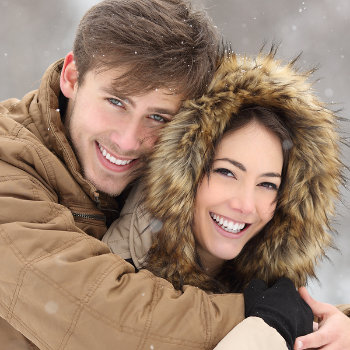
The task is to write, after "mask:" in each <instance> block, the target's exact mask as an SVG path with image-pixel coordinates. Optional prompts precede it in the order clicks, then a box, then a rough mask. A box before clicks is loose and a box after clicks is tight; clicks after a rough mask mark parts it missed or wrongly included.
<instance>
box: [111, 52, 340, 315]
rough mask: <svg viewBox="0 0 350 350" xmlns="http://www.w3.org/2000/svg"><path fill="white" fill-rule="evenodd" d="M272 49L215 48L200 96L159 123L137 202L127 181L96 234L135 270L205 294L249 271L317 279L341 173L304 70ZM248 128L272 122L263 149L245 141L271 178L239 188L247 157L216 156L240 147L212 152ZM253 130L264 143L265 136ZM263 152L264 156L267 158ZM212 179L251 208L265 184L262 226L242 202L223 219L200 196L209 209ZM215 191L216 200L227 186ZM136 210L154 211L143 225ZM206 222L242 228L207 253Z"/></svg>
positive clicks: (333, 136) (333, 137)
mask: <svg viewBox="0 0 350 350" xmlns="http://www.w3.org/2000/svg"><path fill="white" fill-rule="evenodd" d="M274 55H275V52H274V50H271V52H270V54H268V55H266V56H264V55H260V56H259V57H257V58H256V59H250V58H247V57H242V58H241V57H237V56H235V55H232V54H229V53H226V54H224V55H223V58H222V61H221V63H220V66H219V68H218V70H217V73H216V75H215V77H214V79H213V81H212V83H211V84H210V86H209V87H208V91H207V93H206V94H205V95H204V96H202V97H201V98H199V99H198V100H195V101H187V102H186V103H185V104H184V107H183V109H182V111H181V112H180V113H179V114H178V115H177V117H176V118H175V119H174V121H172V122H171V123H169V125H168V126H167V127H166V129H165V130H164V133H163V134H162V136H161V138H160V141H159V143H158V146H157V148H156V150H155V152H154V153H153V155H152V156H151V159H150V161H149V162H148V163H147V169H146V176H145V177H144V178H142V184H143V186H144V188H145V189H146V190H144V193H143V194H144V196H143V197H144V198H143V205H142V206H137V209H136V211H135V210H134V207H135V204H136V203H137V200H138V198H139V195H138V193H137V190H134V191H136V194H135V192H134V193H132V194H131V196H130V198H129V200H128V202H127V203H126V206H125V208H124V216H122V217H121V219H120V220H119V222H118V223H116V224H115V225H113V226H112V227H111V229H110V230H109V232H108V233H107V235H106V236H105V241H106V242H107V243H108V244H109V245H110V247H111V249H112V251H114V252H116V253H118V254H119V255H121V256H123V257H124V258H132V261H133V263H134V264H135V266H136V267H137V268H142V267H143V266H145V267H146V268H147V269H149V270H151V271H152V272H153V273H155V274H156V275H158V276H161V277H164V278H166V279H168V280H169V281H170V282H171V283H173V284H174V285H175V286H176V287H177V288H179V289H181V288H182V287H183V286H184V285H186V284H191V285H195V286H198V287H200V288H202V289H205V290H208V291H214V292H227V291H229V292H240V291H242V290H243V289H244V287H246V286H247V285H248V283H249V282H250V281H251V280H252V279H253V278H260V279H262V280H264V281H266V282H267V283H272V282H273V281H275V280H276V279H277V278H279V277H281V276H286V277H289V278H290V279H291V280H292V281H293V282H294V284H295V286H297V287H301V286H303V285H305V284H306V281H307V278H308V277H313V276H315V266H316V265H317V262H318V261H319V260H320V259H322V257H323V256H324V254H325V249H326V248H328V247H330V246H332V244H333V243H332V237H331V235H330V234H329V232H328V231H329V228H331V222H330V219H331V217H332V215H333V212H334V200H335V199H337V198H338V197H339V186H340V185H341V183H342V182H343V176H342V168H343V165H342V163H341V161H340V159H339V148H338V143H339V136H338V134H337V132H336V128H337V118H336V116H335V115H334V114H333V113H332V112H331V111H329V110H328V109H326V108H325V106H324V105H323V104H322V103H321V102H320V101H318V100H317V98H316V97H315V96H314V95H313V93H312V90H311V87H310V85H309V83H308V82H307V79H308V77H309V75H310V74H311V72H307V73H298V72H297V71H296V70H295V69H294V68H293V65H294V62H291V63H290V64H288V65H282V64H281V62H279V61H277V60H275V58H274ZM265 114H271V115H272V117H271V118H272V119H271V118H270V119H269V118H267V119H269V122H268V123H267V124H264V123H263V122H262V121H261V118H263V115H264V116H265ZM247 120H249V122H246V121H247ZM271 120H274V121H277V122H278V124H279V125H278V127H277V128H276V127H274V126H272V125H270V124H269V123H270V121H271ZM253 126H254V128H253ZM257 127H258V128H257ZM229 130H231V131H229ZM254 130H259V131H260V132H262V131H266V132H270V133H271V132H272V131H271V130H274V132H272V134H273V135H274V136H275V138H274V137H272V138H270V141H271V144H270V147H268V148H266V147H265V148H263V146H264V142H262V141H261V140H260V141H261V142H260V144H255V148H256V152H257V154H258V151H259V156H260V157H262V156H263V155H264V154H265V153H264V152H268V151H269V150H271V149H274V150H275V152H274V155H273V156H272V155H271V157H270V158H268V159H274V160H275V161H276V162H277V160H278V162H277V163H276V164H275V165H274V166H271V167H270V168H271V169H265V170H261V169H260V170H261V171H260V172H258V170H256V171H255V173H254V174H255V175H256V174H260V175H261V174H265V175H273V176H268V179H266V178H264V179H263V180H264V181H260V182H258V181H255V186H256V187H254V188H253V186H250V187H244V186H243V185H246V184H247V181H248V180H246V178H247V176H248V177H249V176H251V173H248V172H247V171H246V172H245V177H244V176H243V174H244V170H242V169H243V168H245V169H247V168H249V167H248V165H245V164H244V161H245V160H246V159H245V158H242V159H241V158H239V160H238V161H236V159H234V161H235V162H231V163H230V162H228V163H229V166H230V167H231V168H230V167H228V166H227V165H226V166H223V164H221V163H220V162H224V161H223V160H222V159H226V158H228V159H231V158H230V157H236V158H237V157H240V154H243V152H244V151H245V147H241V149H240V152H238V153H236V154H233V155H232V154H229V152H228V153H227V154H226V155H225V154H224V155H223V156H222V155H220V153H219V152H220V150H221V149H222V148H225V143H230V142H235V141H232V140H231V141H227V140H230V136H229V135H230V133H231V134H232V135H231V138H232V139H233V138H234V136H235V137H236V139H237V135H238V136H239V137H238V139H239V140H240V142H238V141H236V143H233V145H234V147H233V146H232V145H231V146H227V148H228V150H237V149H238V148H237V147H238V144H240V145H241V146H242V143H243V141H242V139H243V140H244V139H245V137H244V134H242V135H240V134H241V133H242V131H245V132H248V131H249V132H251V133H253V131H254ZM276 130H278V132H277V133H276V132H275V131H276ZM281 130H282V131H283V132H282V134H283V135H282V134H281V132H280V131H281ZM237 133H238V134H237ZM245 136H246V139H247V142H246V143H244V144H243V146H244V145H246V147H247V150H248V147H249V144H248V140H250V142H252V141H253V140H254V141H257V140H258V138H257V137H253V136H252V134H250V137H248V136H249V133H248V134H247V135H245ZM270 136H271V135H270ZM276 138H277V139H276ZM263 139H264V140H265V141H266V140H269V138H268V137H267V135H265V137H264V138H263ZM273 140H274V141H275V143H274V142H273ZM276 140H278V141H279V144H278V142H277V144H276ZM273 144H275V146H278V145H279V148H278V147H272V145H273ZM216 147H218V148H217V149H216ZM249 150H250V151H251V152H252V150H251V149H249ZM261 150H263V152H260V151H261ZM252 154H253V155H254V152H253V153H252ZM281 154H282V156H281ZM258 158H259V157H258ZM220 159H221V160H220ZM231 160H232V159H231ZM255 160H256V159H255ZM264 160H265V161H264V162H263V163H262V164H265V165H266V162H267V160H266V159H265V158H264ZM218 162H219V165H218V164H217V163H218ZM237 162H238V163H237ZM281 162H282V165H281ZM220 164H221V165H220ZM230 164H231V165H230ZM249 164H250V163H249ZM232 167H234V168H232ZM250 168H251V167H250ZM220 169H221V170H220ZM222 169H225V170H222ZM237 172H241V173H242V174H241V173H240V174H238V175H237ZM241 175H242V176H241ZM218 176H221V177H227V179H225V181H226V180H227V181H230V185H228V187H227V188H229V189H230V188H232V186H235V189H236V192H237V191H238V192H239V191H242V192H241V194H240V196H241V197H240V198H241V200H242V201H246V202H247V203H248V204H249V200H250V201H251V202H253V203H254V205H256V202H254V201H253V200H251V199H249V196H248V194H249V195H250V196H251V197H252V198H255V201H257V199H256V196H257V194H256V191H258V190H259V191H265V190H266V192H267V193H268V196H270V197H268V200H267V199H266V200H265V202H264V203H265V204H264V206H263V208H268V209H269V210H268V213H267V214H266V216H263V219H264V220H261V221H260V224H261V226H259V227H258V225H256V226H254V223H255V221H254V220H255V219H256V218H252V214H249V215H251V216H249V215H248V214H247V213H248V212H249V210H248V209H247V208H249V205H248V204H246V207H245V209H242V208H241V209H237V208H236V211H235V212H236V213H237V211H239V210H241V212H244V213H246V214H239V215H237V214H235V215H233V217H232V218H231V216H230V215H228V214H229V213H228V212H226V211H225V210H226V209H225V210H223V212H222V211H221V210H222V209H221V207H219V210H218V212H216V211H215V210H212V205H213V206H214V207H215V208H216V206H215V203H214V204H212V203H209V208H207V209H208V210H205V209H201V205H202V204H203V196H205V193H206V191H207V190H208V188H209V187H210V186H212V185H211V183H212V181H215V179H216V178H217V177H218ZM239 176H241V177H239ZM251 178H252V177H249V179H251ZM221 180H222V179H221ZM255 180H257V178H256V177H255ZM265 180H268V181H265ZM272 180H273V181H272ZM249 183H250V185H251V184H252V183H253V182H252V181H250V182H249ZM238 184H240V185H242V184H243V185H242V186H243V187H241V186H238ZM224 188H226V187H224ZM243 190H244V191H243ZM215 191H217V187H216V188H214V190H213V193H212V194H210V195H209V196H208V198H205V197H204V199H205V200H207V201H210V200H213V199H215V198H214V196H215ZM247 191H248V192H247ZM249 191H250V192H249ZM254 191H255V192H254ZM203 193H204V194H203ZM220 193H221V197H223V196H225V195H226V194H228V193H229V190H227V189H223V190H222V192H220ZM247 193H248V194H247ZM263 193H264V196H267V194H266V193H265V192H263ZM201 196H202V197H201ZM247 197H248V199H247ZM242 198H243V199H242ZM258 198H260V197H258ZM263 198H265V197H263ZM204 202H205V201H204ZM219 204H220V202H219ZM268 204H269V205H268ZM225 208H226V207H225ZM250 210H251V211H253V212H254V210H255V212H256V211H257V210H256V208H255V209H254V210H253V209H252V208H250ZM145 212H148V213H150V216H151V217H153V218H155V219H153V221H152V223H151V225H148V223H149V222H150V220H149V219H148V217H147V215H148V214H144V213H145ZM201 213H202V214H201ZM201 215H202V217H201ZM271 217H272V218H271ZM231 219H233V220H231ZM270 219H271V220H270ZM210 220H211V221H210ZM225 220H226V221H227V222H226V223H225ZM230 221H231V222H232V223H231V222H230ZM201 225H202V226H203V227H202V226H201ZM209 225H214V227H216V226H221V229H222V230H224V231H232V232H228V234H229V235H230V234H232V235H242V237H244V238H247V240H246V241H244V242H241V245H240V246H238V244H236V243H237V242H238V240H236V241H235V245H236V246H231V248H232V249H231V250H230V249H226V248H225V249H226V250H225V249H224V248H223V249H224V253H223V252H222V250H221V251H220V254H219V256H217V255H218V254H217V251H216V252H215V251H214V252H213V251H212V246H213V244H212V242H210V240H209V241H208V240H205V239H204V237H203V236H201V234H203V232H205V229H206V227H208V226H209ZM215 225H216V226H215ZM223 226H224V227H223ZM216 228H217V227H216ZM253 229H254V230H253ZM240 230H242V232H243V233H242V234H241V233H238V231H240ZM244 232H246V233H250V234H251V235H250V236H249V237H248V235H247V236H246V234H245V233H244ZM228 239H229V238H228ZM153 242H154V243H153ZM220 247H221V246H220V244H219V248H218V249H219V250H220V249H221V248H220ZM236 248H237V249H236ZM123 252H124V255H123ZM214 253H216V255H215V254H214ZM221 253H222V254H221ZM228 253H230V254H231V255H230V254H228ZM346 321H347V320H346Z"/></svg>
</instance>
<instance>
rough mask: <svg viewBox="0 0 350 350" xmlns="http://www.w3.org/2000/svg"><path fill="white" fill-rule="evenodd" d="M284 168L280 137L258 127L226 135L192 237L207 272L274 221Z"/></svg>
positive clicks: (198, 204) (200, 196) (199, 201)
mask: <svg viewBox="0 0 350 350" xmlns="http://www.w3.org/2000/svg"><path fill="white" fill-rule="evenodd" d="M282 165H283V154H282V147H281V142H280V140H279V138H278V137H277V136H276V135H275V134H273V133H272V132H271V131H269V130H268V129H266V128H265V127H264V126H262V125H261V124H260V123H258V122H256V121H253V122H251V123H249V124H248V125H246V126H244V127H243V128H241V129H239V130H236V131H233V132H231V133H228V134H227V135H225V136H224V138H223V139H222V141H221V142H220V143H219V145H218V148H217V151H216V154H215V158H214V163H213V168H212V169H211V172H210V176H209V178H208V177H207V176H205V177H204V179H203V181H202V182H201V184H200V185H199V187H198V191H197V196H196V201H195V211H194V234H195V238H196V241H197V246H198V252H199V255H200V257H201V260H202V263H203V264H204V266H205V267H207V268H209V269H210V267H213V266H214V265H216V266H220V265H221V263H222V262H223V261H224V260H230V259H233V258H235V257H236V256H237V255H238V254H239V252H240V251H241V250H242V248H243V247H244V245H245V244H246V243H247V242H248V241H249V240H250V239H251V238H252V237H253V236H254V235H256V234H257V233H258V232H259V231H260V230H261V229H262V228H263V227H264V226H265V225H266V224H267V222H268V221H269V220H270V219H271V218H272V216H273V213H274V210H275V208H276V201H275V200H276V196H277V191H278V188H279V186H280V184H281V173H282Z"/></svg>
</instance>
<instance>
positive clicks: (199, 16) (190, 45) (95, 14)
mask: <svg viewBox="0 0 350 350" xmlns="http://www.w3.org/2000/svg"><path fill="white" fill-rule="evenodd" d="M218 39H219V36H218V34H217V32H216V30H215V27H214V26H213V25H212V23H211V20H210V19H209V18H208V16H207V15H206V13H205V11H198V10H194V9H192V8H191V5H190V3H189V2H187V1H186V0H105V1H102V2H100V3H98V4H97V5H95V6H94V7H92V8H91V9H90V10H89V11H88V12H87V13H86V14H85V16H84V17H83V18H82V20H81V22H80V25H79V27H78V30H77V34H76V38H75V42H74V50H73V52H74V56H75V63H76V65H77V69H78V73H79V83H80V84H82V83H83V80H84V76H85V74H86V72H88V71H90V70H93V69H97V70H105V69H111V68H119V67H121V68H124V69H126V73H125V74H123V75H122V76H121V77H119V78H118V79H117V80H116V82H115V85H116V89H117V91H118V90H119V91H123V92H126V93H129V94H140V93H143V92H147V91H149V90H151V89H156V88H164V87H166V88H169V89H170V93H180V94H182V95H183V96H184V97H185V98H193V97H196V96H198V95H200V94H202V93H203V91H204V90H205V87H206V85H207V84H208V81H209V80H210V79H211V77H212V74H213V72H214V70H215V67H216V57H217V50H218V44H219V40H218Z"/></svg>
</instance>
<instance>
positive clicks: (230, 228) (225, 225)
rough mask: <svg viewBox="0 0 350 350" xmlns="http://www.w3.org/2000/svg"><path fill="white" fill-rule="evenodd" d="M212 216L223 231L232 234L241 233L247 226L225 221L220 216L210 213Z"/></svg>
mask: <svg viewBox="0 0 350 350" xmlns="http://www.w3.org/2000/svg"><path fill="white" fill-rule="evenodd" d="M210 216H211V217H212V219H213V220H214V221H215V222H216V223H217V224H218V225H219V226H220V227H221V228H222V229H224V230H225V231H227V232H230V233H238V232H241V231H242V230H243V229H244V227H245V226H246V224H243V223H242V224H240V223H238V222H233V221H230V220H227V219H224V218H223V217H220V216H219V215H216V214H212V213H210Z"/></svg>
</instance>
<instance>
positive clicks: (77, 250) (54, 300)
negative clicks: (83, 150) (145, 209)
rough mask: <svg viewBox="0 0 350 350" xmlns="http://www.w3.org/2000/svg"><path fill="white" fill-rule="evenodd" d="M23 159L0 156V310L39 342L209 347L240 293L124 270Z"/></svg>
mask: <svg viewBox="0 0 350 350" xmlns="http://www.w3.org/2000/svg"><path fill="white" fill-rule="evenodd" d="M25 166H28V164H26V165H23V166H22V165H21V168H16V167H15V166H14V165H13V164H12V165H11V164H8V163H6V162H3V161H2V162H1V163H0V168H1V173H0V208H1V214H0V242H1V243H0V259H1V261H0V266H1V267H0V279H1V281H2V283H1V284H0V316H1V317H3V318H4V319H5V320H7V321H8V322H9V323H10V324H11V325H13V326H14V327H15V328H16V329H18V330H19V331H20V332H21V333H22V334H24V335H25V336H26V337H27V338H29V339H30V340H31V341H33V343H35V344H36V345H37V346H38V347H39V348H40V349H74V350H79V349H96V348H99V347H100V346H104V348H112V346H113V347H114V346H115V345H116V344H123V347H124V348H130V349H134V348H135V349H138V348H139V349H150V348H152V347H151V346H153V347H154V348H155V349H162V348H163V349H172V348H174V349H175V348H176V349H178V348H179V347H180V348H183V349H186V348H188V349H192V348H193V349H196V348H198V349H210V348H213V347H214V346H215V344H216V343H217V342H218V341H219V340H220V339H221V338H222V337H223V336H224V335H225V334H226V333H228V331H229V330H230V329H231V328H233V327H234V326H235V325H236V324H237V323H239V322H240V321H241V320H242V317H243V297H242V296H241V295H238V294H237V295H233V294H232V295H225V296H208V295H207V294H206V293H204V292H203V291H201V290H199V289H198V288H193V287H188V288H186V290H185V291H184V293H181V292H179V291H175V290H174V289H173V287H172V286H171V285H170V284H169V283H168V282H167V281H165V280H163V279H160V278H155V277H154V276H153V275H152V274H151V273H149V272H147V271H142V272H139V273H137V274H135V273H133V268H132V266H131V265H129V264H128V263H126V262H125V261H124V260H123V259H121V258H120V257H118V256H116V255H114V254H111V253H110V251H109V249H108V248H107V246H106V245H105V244H103V243H102V242H100V241H99V240H97V239H95V238H92V237H90V236H88V235H87V234H85V233H84V232H82V231H81V230H80V229H79V228H77V227H76V225H75V223H74V219H73V216H72V214H71V212H70V210H69V209H67V208H66V207H64V206H62V205H60V204H58V203H57V202H56V201H55V194H54V193H53V192H52V191H51V189H50V188H48V187H47V186H46V185H47V184H46V183H45V180H44V179H43V178H42V177H40V174H38V173H35V172H34V171H33V172H31V173H30V174H29V173H28V171H24V170H23V169H22V168H23V167H25ZM44 167H45V164H43V168H44Z"/></svg>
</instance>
